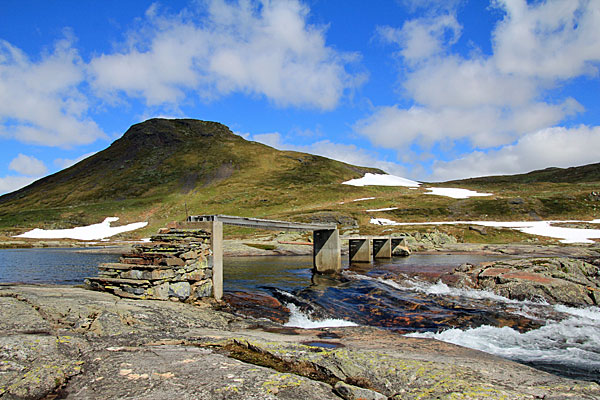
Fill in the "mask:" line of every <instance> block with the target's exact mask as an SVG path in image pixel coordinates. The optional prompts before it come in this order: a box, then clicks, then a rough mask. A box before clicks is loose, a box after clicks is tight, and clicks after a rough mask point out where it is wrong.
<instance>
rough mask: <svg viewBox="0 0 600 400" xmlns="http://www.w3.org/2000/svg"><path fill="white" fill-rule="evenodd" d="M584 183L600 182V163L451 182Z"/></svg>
mask: <svg viewBox="0 0 600 400" xmlns="http://www.w3.org/2000/svg"><path fill="white" fill-rule="evenodd" d="M540 182H553V183H582V182H600V163H596V164H589V165H583V166H580V167H570V168H556V167H551V168H546V169H542V170H537V171H532V172H528V173H525V174H516V175H497V176H484V177H480V178H470V179H461V180H455V181H450V182H448V183H453V184H459V185H460V184H472V185H497V184H502V183H540Z"/></svg>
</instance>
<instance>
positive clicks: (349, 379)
mask: <svg viewBox="0 0 600 400" xmlns="http://www.w3.org/2000/svg"><path fill="white" fill-rule="evenodd" d="M214 305H215V304H214V303H210V302H206V303H202V304H199V305H191V304H183V303H172V302H163V301H151V300H127V299H120V298H118V297H115V296H113V295H111V294H108V293H100V292H93V291H89V290H86V289H82V288H76V287H66V286H26V285H20V286H15V285H0V309H1V310H2V318H0V399H2V400H7V399H44V398H45V399H56V398H66V399H106V398H119V399H165V398H178V399H302V400H305V399H342V398H343V399H359V398H365V399H385V398H391V399H428V398H440V399H461V398H464V399H534V398H545V399H567V398H569V399H573V398H577V399H597V398H600V386H598V385H597V384H595V383H590V382H582V381H574V380H569V379H565V378H560V377H557V376H554V375H550V374H548V373H545V372H541V371H538V370H535V369H532V368H529V367H527V366H523V365H521V364H517V363H514V362H510V361H507V360H504V359H501V358H498V357H494V356H491V355H488V354H485V353H481V352H478V351H475V350H470V349H465V348H462V347H458V346H454V345H451V344H447V343H442V342H438V341H435V340H429V339H416V338H406V337H403V336H399V335H396V334H393V333H390V332H387V331H383V330H379V329H375V328H369V327H349V328H330V329H321V330H302V329H290V328H284V327H281V326H279V325H277V324H274V323H272V322H269V321H266V320H260V319H258V320H252V319H243V318H240V317H236V316H233V315H230V314H227V313H224V312H222V311H218V310H217V309H216V308H215V307H214ZM322 337H326V338H327V339H322Z"/></svg>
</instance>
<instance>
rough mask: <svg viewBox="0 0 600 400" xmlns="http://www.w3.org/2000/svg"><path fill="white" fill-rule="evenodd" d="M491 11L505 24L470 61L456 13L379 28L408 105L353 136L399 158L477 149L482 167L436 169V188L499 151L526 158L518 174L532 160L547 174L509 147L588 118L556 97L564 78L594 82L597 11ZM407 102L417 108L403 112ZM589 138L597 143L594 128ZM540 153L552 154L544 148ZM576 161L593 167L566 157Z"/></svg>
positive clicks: (576, 5)
mask: <svg viewBox="0 0 600 400" xmlns="http://www.w3.org/2000/svg"><path fill="white" fill-rule="evenodd" d="M434 3H436V2H434ZM492 4H493V6H494V7H496V8H498V9H500V10H501V11H503V12H504V13H505V15H504V18H503V19H502V20H501V21H500V22H499V23H498V24H497V25H496V27H495V28H494V30H493V31H492V33H491V39H492V45H493V46H492V54H491V55H485V54H483V53H482V52H481V51H477V50H475V51H472V52H471V54H469V55H467V56H464V55H459V54H457V53H456V52H454V51H453V47H452V45H453V44H454V43H455V42H456V41H457V39H458V35H459V34H460V31H461V27H460V25H459V24H458V22H457V21H456V19H455V17H453V12H454V11H452V8H450V9H439V8H437V9H434V11H435V12H434V13H433V14H431V15H429V16H428V17H426V18H420V19H414V20H409V21H406V22H405V23H404V25H403V26H402V27H401V28H399V29H397V28H391V27H384V28H380V29H379V34H380V35H382V36H383V37H384V38H385V39H386V40H388V41H391V42H393V43H396V44H397V45H398V46H399V51H398V52H397V53H396V55H397V56H399V57H401V58H402V60H403V61H404V64H403V68H404V69H403V70H402V71H399V76H400V77H401V79H402V86H403V89H404V91H403V95H405V96H406V99H403V100H404V101H403V102H402V104H403V105H402V106H400V105H386V106H379V107H375V108H374V110H373V112H372V114H371V115H370V116H368V117H366V118H363V119H362V120H359V121H357V122H356V123H355V125H354V129H355V131H356V132H358V133H360V134H362V135H364V136H366V137H368V138H369V139H370V140H371V141H372V142H373V143H374V144H376V145H378V146H383V147H387V148H392V149H396V150H398V151H399V152H401V153H403V154H406V153H407V152H408V151H409V149H410V147H411V146H413V145H417V146H420V147H422V148H423V149H424V150H425V151H427V150H428V149H431V148H432V147H434V146H436V145H442V146H448V144H450V147H452V146H451V145H452V143H456V142H459V141H460V142H461V143H465V142H466V143H468V144H469V145H470V146H472V148H473V149H475V150H478V151H477V152H475V153H473V154H472V155H471V156H466V157H465V159H466V160H471V159H473V160H475V159H477V160H478V162H477V163H473V164H471V165H468V166H467V167H465V168H462V167H461V166H463V165H466V164H465V162H463V161H461V160H457V162H456V163H453V162H450V163H442V162H438V163H437V164H436V165H437V169H436V170H435V172H434V175H433V176H434V177H435V178H437V179H447V178H448V179H449V177H453V178H456V177H460V176H461V174H469V175H472V174H479V175H483V174H485V173H489V172H491V171H490V170H486V169H485V165H486V163H485V162H484V160H485V159H486V158H488V157H489V158H490V163H493V160H492V159H494V157H496V155H497V153H496V151H498V150H497V148H498V147H501V149H504V148H503V147H502V146H504V147H505V148H506V150H505V153H506V154H508V153H510V154H511V155H512V157H516V156H517V155H518V156H520V157H524V158H526V159H527V160H523V161H518V162H513V163H512V164H511V165H512V167H513V168H512V172H523V170H522V169H517V168H516V167H517V166H520V167H521V168H527V166H528V163H532V162H533V161H534V160H535V161H536V167H543V165H541V164H538V163H537V162H539V161H541V159H542V158H540V157H533V158H532V159H531V160H529V159H528V158H530V157H529V156H528V155H527V153H520V152H515V149H513V147H512V146H511V145H512V143H515V142H516V141H518V143H521V145H520V146H524V144H523V143H525V142H526V141H527V138H528V137H534V136H535V137H537V136H539V135H540V133H539V132H546V129H547V128H549V127H552V126H557V125H558V124H560V123H561V122H563V121H564V120H565V119H566V118H568V117H571V116H573V115H575V114H577V113H581V112H583V111H584V107H583V106H582V105H581V104H580V103H579V102H578V101H577V99H576V98H572V97H567V96H566V95H564V94H563V93H561V91H560V88H561V85H562V84H563V83H564V82H565V80H567V79H571V78H574V77H578V76H581V75H584V74H587V75H588V76H595V74H597V67H598V65H599V64H600V46H598V40H597V38H598V37H600V3H599V2H597V1H584V0H581V1H571V2H564V1H554V0H543V1H538V2H532V3H530V4H527V2H526V1H525V0H497V1H494V2H493V3H492ZM554 89H558V90H556V91H554ZM406 100H411V101H412V102H413V104H412V105H408V106H406V105H404V104H407V101H406ZM409 104H410V103H409ZM590 132H593V133H592V134H591V135H592V136H593V135H597V132H596V131H595V130H593V129H592V130H591V131H590ZM536 135H537V136H536ZM552 137H553V138H554V139H556V135H553V136H552ZM585 137H586V136H585V135H572V139H573V140H574V141H579V142H576V143H573V144H571V145H570V146H576V147H577V148H582V147H583V146H585V144H586V139H585ZM520 140H523V141H522V142H521V141H520ZM550 143H554V144H555V145H559V144H560V143H558V142H553V141H549V142H548V144H550ZM543 147H546V148H547V150H550V148H548V146H547V144H544V145H543ZM567 148H570V147H567ZM491 149H496V151H493V150H491ZM559 149H560V150H559ZM500 151H502V150H500ZM559 151H562V148H561V147H556V148H555V149H554V151H549V152H547V154H553V153H556V152H559ZM488 153H489V155H488ZM505 153H502V154H505ZM501 158H502V157H501ZM576 159H577V160H579V161H583V160H584V159H587V158H586V157H579V158H576V157H570V160H572V161H574V160H576ZM496 161H497V162H504V161H499V160H496ZM546 161H547V162H551V161H552V160H550V159H548V158H547V159H546ZM442 167H443V168H442ZM451 168H457V169H456V171H452V170H451ZM477 168H481V169H480V170H478V169H477Z"/></svg>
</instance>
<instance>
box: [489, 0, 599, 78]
mask: <svg viewBox="0 0 600 400" xmlns="http://www.w3.org/2000/svg"><path fill="white" fill-rule="evenodd" d="M495 4H496V5H497V6H498V7H499V8H501V9H502V10H504V11H505V12H506V15H505V17H504V20H503V21H502V22H501V23H500V24H499V26H498V27H497V29H496V30H495V32H494V34H493V43H494V58H495V61H496V64H497V66H498V68H499V69H500V70H501V71H502V72H504V73H507V74H518V75H524V76H529V77H537V78H541V79H551V80H554V79H568V78H572V77H576V76H580V75H582V74H596V73H597V70H598V62H600V46H598V38H599V37H600V4H599V3H598V1H597V0H592V1H589V0H588V1H586V0H578V1H577V0H574V1H549V0H546V1H541V2H535V3H534V4H529V5H528V4H527V2H526V1H525V0H497V1H496V2H495Z"/></svg>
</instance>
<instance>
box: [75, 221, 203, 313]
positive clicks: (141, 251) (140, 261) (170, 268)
mask: <svg viewBox="0 0 600 400" xmlns="http://www.w3.org/2000/svg"><path fill="white" fill-rule="evenodd" d="M119 261H120V262H119V263H108V264H101V265H100V266H99V268H98V269H99V273H98V275H99V276H98V277H94V278H87V279H86V280H85V283H86V285H87V286H88V287H90V288H92V289H94V290H100V291H106V292H110V293H113V294H115V295H117V296H120V297H126V298H132V299H155V300H173V301H187V302H189V301H194V300H196V299H199V298H202V297H210V296H212V293H213V282H212V255H211V233H210V232H208V231H207V230H201V229H178V228H165V229H161V230H160V231H159V233H158V234H157V235H156V236H153V237H152V238H151V239H150V243H148V244H140V245H136V246H134V247H133V249H132V251H131V252H130V253H126V254H123V256H122V257H121V259H120V260H119Z"/></svg>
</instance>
